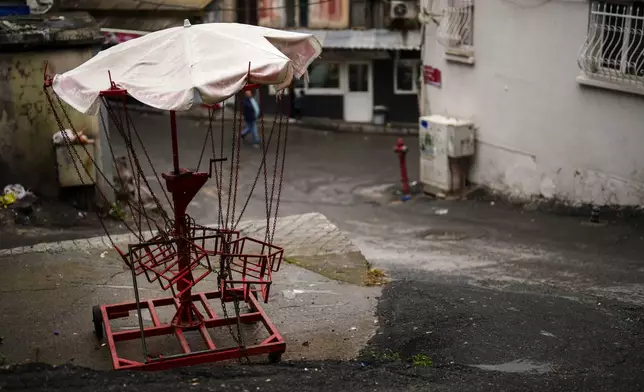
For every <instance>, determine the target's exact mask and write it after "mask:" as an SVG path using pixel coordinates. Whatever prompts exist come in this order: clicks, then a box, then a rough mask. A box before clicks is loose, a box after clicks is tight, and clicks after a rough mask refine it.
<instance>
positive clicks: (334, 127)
mask: <svg viewBox="0 0 644 392" xmlns="http://www.w3.org/2000/svg"><path fill="white" fill-rule="evenodd" d="M128 110H130V111H132V112H138V113H148V114H159V115H166V116H169V115H170V112H168V111H166V110H160V109H154V108H150V107H147V106H142V105H128ZM177 116H178V117H186V118H192V119H201V120H204V119H205V120H207V119H208V111H207V110H203V109H201V108H198V109H193V110H190V111H184V112H177ZM218 118H219V120H218ZM273 119H274V117H273V116H271V115H266V116H264V120H265V121H269V122H272V121H273ZM213 121H218V122H221V120H220V117H218V116H217V115H215V117H214V119H213ZM290 128H291V129H293V128H295V129H298V130H317V131H330V132H338V133H367V134H377V135H390V136H417V135H418V129H417V128H416V127H415V124H414V125H413V126H412V125H411V124H409V125H407V124H405V125H403V124H392V125H391V126H389V127H387V126H382V125H375V124H363V123H347V122H343V121H333V120H329V121H325V120H315V119H311V120H305V121H303V122H300V123H291V124H290Z"/></svg>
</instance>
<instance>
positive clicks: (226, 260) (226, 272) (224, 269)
mask: <svg viewBox="0 0 644 392" xmlns="http://www.w3.org/2000/svg"><path fill="white" fill-rule="evenodd" d="M238 101H239V95H236V96H235V103H234V105H235V111H234V116H233V135H232V146H231V148H232V150H231V159H230V176H229V182H228V184H229V187H228V203H227V207H226V221H225V226H224V228H225V229H228V228H229V226H228V223H229V218H230V223H231V224H232V223H233V222H234V220H235V218H234V217H235V204H234V203H235V200H236V198H237V184H238V182H237V179H238V177H239V151H240V149H239V146H240V143H239V142H238V140H237V113H238V110H237V109H238V105H239V102H238ZM239 128H240V130H241V116H240V118H239ZM236 142H237V147H238V148H237V156H235V143H236ZM222 153H223V122H222ZM234 161H236V163H237V170H236V173H237V176H236V178H235V190H234V192H235V199H233V200H232V201H233V211H232V216H231V214H230V207H231V206H230V204H231V197H232V195H233V164H234ZM222 175H223V163H222ZM222 180H223V178H222ZM219 193H221V190H220V191H219ZM220 199H221V198H220ZM231 235H232V233H230V232H229V233H227V234H226V238H225V239H223V240H222V241H223V250H224V255H222V256H221V258H220V266H219V274H218V280H219V282H220V287H222V293H221V308H222V311H223V313H224V318H226V319H228V318H229V316H228V309H227V307H226V298H224V292H223V290H225V284H226V277H230V278H231V280H232V269H231V268H230V264H231V263H232V256H229V255H230V244H229V242H230V236H231ZM230 288H231V289H234V284H233V283H232V282H230ZM233 302H234V308H235V315H236V318H237V334H236V335H235V332H234V331H233V328H232V326H231V325H230V324H228V332H229V333H230V336H231V337H232V338H233V340H234V341H235V343H237V346H238V347H239V348H240V349H242V350H244V356H243V357H244V358H245V359H246V362H247V363H250V359H249V358H248V354H247V353H246V352H245V348H246V345H245V343H244V341H243V339H244V337H243V335H242V332H241V318H240V314H239V313H240V310H239V299H238V298H237V295H236V293H235V295H234V297H233ZM239 362H240V363H241V362H242V357H240V358H239Z"/></svg>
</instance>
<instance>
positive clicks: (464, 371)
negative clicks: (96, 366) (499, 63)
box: [0, 115, 644, 391]
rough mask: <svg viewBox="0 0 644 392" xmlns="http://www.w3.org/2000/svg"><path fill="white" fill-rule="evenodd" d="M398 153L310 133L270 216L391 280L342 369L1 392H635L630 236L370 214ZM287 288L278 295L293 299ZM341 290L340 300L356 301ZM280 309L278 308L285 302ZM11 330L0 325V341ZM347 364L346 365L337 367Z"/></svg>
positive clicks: (511, 219) (498, 211)
mask: <svg viewBox="0 0 644 392" xmlns="http://www.w3.org/2000/svg"><path fill="white" fill-rule="evenodd" d="M137 119H138V120H139V121H140V122H141V123H145V128H141V127H139V128H140V129H139V131H140V132H141V135H142V138H143V139H144V141H145V145H146V148H147V149H148V150H149V151H150V157H151V160H152V162H153V164H154V165H156V166H158V167H169V165H170V162H171V161H170V154H169V139H168V138H166V137H165V135H164V136H163V137H159V136H158V135H159V132H162V133H163V132H166V130H167V117H165V116H154V115H147V116H145V117H138V118H137ZM194 124H195V121H193V120H186V119H181V124H180V126H181V132H182V133H181V138H180V146H181V156H182V157H186V159H188V157H189V158H192V159H193V160H194V161H195V162H196V161H197V160H198V156H199V154H200V151H201V144H202V142H203V138H204V132H203V129H199V128H198V127H194V126H193V125H194ZM394 143H395V138H392V137H386V136H378V135H373V136H364V135H354V134H331V133H323V132H319V131H305V130H299V131H297V132H296V131H293V132H292V133H291V134H290V135H289V147H288V152H287V154H288V155H287V164H286V166H287V170H286V171H285V173H284V188H283V191H282V203H281V204H280V210H279V211H280V215H291V214H302V213H310V212H319V213H321V214H323V215H324V216H325V217H326V218H327V219H328V220H329V221H330V222H332V223H333V224H334V225H336V226H337V227H338V228H339V229H340V230H342V231H343V232H344V234H345V235H347V236H348V237H349V238H350V239H351V240H352V243H353V244H354V245H355V246H356V247H357V248H358V249H359V250H360V252H361V253H362V254H363V255H364V256H365V258H366V259H367V261H368V262H369V263H370V265H371V266H372V267H375V268H379V269H382V270H384V271H385V272H386V273H387V274H388V275H389V277H390V278H391V279H392V282H391V283H390V284H389V285H387V286H386V287H385V288H384V291H383V292H382V295H381V296H380V298H379V302H378V303H377V305H376V303H375V302H373V303H371V302H369V301H370V300H369V301H368V300H366V297H367V296H368V297H370V298H372V294H369V295H367V294H364V293H363V294H357V295H358V296H357V297H356V298H355V300H351V301H350V302H351V303H352V304H353V305H354V306H357V304H358V303H363V304H365V306H366V307H364V308H350V307H349V308H347V309H345V310H346V311H348V313H342V314H343V315H344V314H346V317H347V320H349V321H348V324H347V325H349V324H351V320H354V319H355V317H357V314H370V313H373V312H375V313H376V314H377V323H373V326H374V333H375V335H374V336H373V338H371V340H370V341H369V342H368V343H363V342H366V339H368V338H365V340H364V341H362V340H361V341H360V343H359V344H358V345H359V346H361V350H360V351H361V354H359V355H357V354H355V353H356V352H357V351H353V350H349V351H352V352H353V354H348V355H346V356H343V357H342V358H339V357H338V356H337V355H334V354H333V352H334V351H337V350H342V349H341V348H339V347H338V346H331V347H328V348H327V349H320V350H319V351H311V352H309V353H308V354H307V353H304V354H302V355H299V353H300V351H299V350H296V352H298V356H297V357H292V358H291V359H293V360H294V362H289V363H288V364H282V365H271V366H268V365H255V366H251V367H246V366H239V365H232V366H230V367H216V368H212V367H205V368H198V369H183V370H178V371H174V372H167V373H163V374H159V375H155V376H150V375H143V374H140V375H139V374H137V375H130V374H127V373H125V374H124V373H94V372H91V371H83V370H79V369H76V368H67V367H63V368H60V369H58V370H47V371H43V369H40V368H33V367H25V368H24V369H23V370H21V371H22V372H24V373H20V372H13V373H3V374H0V387H3V388H4V389H8V388H9V387H15V388H17V389H21V388H25V387H26V386H28V385H31V386H33V387H38V388H43V387H50V388H62V387H63V386H65V385H68V386H69V385H74V386H75V387H77V388H78V389H79V390H82V389H83V388H86V389H88V390H89V389H97V388H105V387H106V386H107V385H110V386H112V387H113V388H114V389H116V390H125V389H128V390H141V391H144V390H145V391H148V390H150V391H151V390H153V389H155V390H158V388H160V389H162V390H163V389H164V387H166V388H168V389H169V385H171V384H172V385H177V386H183V387H186V388H190V389H193V390H220V389H221V390H224V389H231V390H249V391H250V390H257V388H259V390H284V389H285V388H287V389H288V387H285V385H289V384H292V383H294V382H297V384H298V386H299V387H300V389H301V390H352V391H355V390H383V391H384V390H438V391H489V390H494V391H543V390H548V391H616V390H619V391H640V390H642V388H643V387H644V374H642V371H641V367H642V364H643V363H644V357H643V355H642V352H644V351H642V348H643V347H642V345H643V344H644V343H643V342H644V341H643V340H642V336H644V335H643V333H644V320H643V318H642V314H643V313H642V310H643V309H642V306H644V263H643V262H642V260H641V249H642V247H643V246H644V230H642V227H641V222H638V221H637V220H635V221H630V222H622V221H609V222H605V224H603V225H591V224H588V221H587V218H586V217H578V216H558V215H551V214H544V213H540V212H537V211H533V210H531V209H525V208H518V207H509V206H506V205H502V204H501V203H494V202H489V201H485V202H484V201H474V200H469V201H436V200H431V199H428V198H418V199H415V200H413V201H411V202H408V203H394V204H389V205H380V204H374V203H370V202H368V201H366V200H365V199H364V198H362V197H361V196H360V195H361V194H363V193H364V192H362V190H364V189H368V188H370V187H378V186H382V185H383V184H385V185H386V184H391V183H394V182H395V181H396V179H397V175H398V167H397V159H396V156H395V155H394V153H393V151H392V150H393V145H394ZM408 144H409V146H410V153H409V160H410V163H411V164H410V172H411V177H412V178H416V177H417V166H416V165H415V164H414V162H417V159H418V154H417V147H416V143H415V140H414V139H413V138H411V139H408ZM242 148H243V150H242V159H241V162H242V165H241V171H242V174H243V176H240V178H242V177H243V178H244V180H242V183H241V184H240V189H242V190H243V192H242V193H241V194H248V193H249V191H250V189H251V188H252V180H253V178H254V175H255V173H256V172H257V167H258V162H259V161H260V160H261V153H260V152H259V151H258V150H254V149H251V148H250V147H249V146H242ZM151 178H152V177H151ZM247 178H250V180H248V179H247ZM216 195H217V190H216V188H213V185H212V184H209V185H208V186H207V188H206V191H205V192H203V193H202V194H201V195H200V196H199V197H198V198H197V199H196V201H195V203H194V204H193V205H192V206H191V207H190V208H191V211H192V214H193V215H194V216H199V217H200V219H201V220H202V221H203V222H204V223H212V222H216V221H217V209H216V208H213V207H212V206H213V205H215V204H216ZM263 197H264V186H263V178H260V185H258V186H257V189H256V193H254V194H253V196H251V198H250V202H249V204H248V208H247V209H246V212H245V215H244V217H245V218H258V219H261V218H262V217H265V213H264V211H265V205H264V202H263ZM9 262H12V261H11V260H9V259H5V260H0V263H9ZM14 262H15V260H14ZM293 268H295V267H293ZM296 270H297V271H299V269H294V270H293V271H296ZM307 272H308V271H307ZM313 276H318V275H315V274H312V275H311V277H313ZM311 279H313V278H311ZM316 279H324V278H321V277H320V278H316ZM327 281H328V280H327ZM328 282H329V283H328V284H332V283H331V282H332V281H328ZM278 284H279V283H276V286H277V285H278ZM284 285H285V287H284V288H283V290H288V289H291V288H292V287H288V284H287V283H284ZM346 287H347V290H348V291H347V292H354V291H355V292H356V293H358V292H359V290H362V289H363V288H360V287H359V286H352V285H346ZM0 294H1V293H0ZM22 295H27V296H28V295H30V294H28V293H24V294H22ZM281 295H282V297H281V298H282V299H281V300H282V301H286V300H288V296H292V293H290V292H289V293H284V292H283V293H281ZM0 298H2V301H7V300H8V299H7V298H8V297H7V296H3V297H0ZM11 298H12V299H11V300H12V301H14V300H15V298H17V297H16V296H15V295H12V296H11ZM358 298H361V299H358ZM52 301H53V299H52ZM367 304H371V305H369V306H371V307H369V306H367ZM88 305H89V304H88ZM88 305H87V306H88ZM12 306H14V305H12ZM49 306H50V307H54V306H55V302H52V303H51V304H50V305H49ZM302 306H305V305H304V304H303V305H302ZM346 306H348V305H346ZM342 312H344V310H343V311H342ZM6 314H7V313H5V315H6ZM307 317H308V318H309V320H308V321H306V322H305V321H304V320H305V319H306V318H307ZM319 317H321V316H319V315H316V314H314V313H306V312H304V313H303V314H302V317H301V322H302V323H308V324H306V325H309V326H310V327H307V328H303V329H301V331H305V333H304V335H308V336H310V337H311V338H313V337H315V336H318V337H319V339H320V340H319V346H320V347H323V346H324V343H323V342H324V341H325V338H324V334H322V333H321V332H320V331H321V330H319V329H316V327H315V324H316V323H317V321H318V320H320V318H319ZM343 317H344V316H343ZM369 317H371V316H369ZM365 320H366V318H365ZM7 322H8V321H7V317H6V316H5V317H4V318H3V322H2V325H0V336H2V335H3V332H2V331H3V328H4V326H5V325H6V323H7ZM325 328H326V327H325ZM376 329H377V330H376ZM47 331H48V329H47V328H43V333H48V332H47ZM298 336H299V335H298ZM302 336H303V335H302ZM348 338H349V339H351V337H350V336H348ZM5 339H6V337H5ZM52 339H53V338H52ZM298 339H300V338H299V337H298ZM349 341H350V340H349ZM298 344H300V345H301V343H298ZM316 345H318V343H317V342H316ZM92 350H93V348H92ZM356 350H357V349H356ZM2 352H3V346H2V345H0V353H2ZM313 352H315V355H313V354H312V353H313ZM309 354H310V355H311V356H308V355H309ZM348 358H353V360H352V361H345V362H335V361H333V360H332V359H348ZM324 359H327V360H324ZM58 363H60V362H58ZM31 366H34V365H31ZM80 380H84V381H83V382H81V381H80ZM267 380H269V381H267ZM122 384H125V385H127V386H124V387H122V388H121V385H122Z"/></svg>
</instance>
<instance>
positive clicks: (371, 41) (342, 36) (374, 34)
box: [295, 29, 421, 50]
mask: <svg viewBox="0 0 644 392" xmlns="http://www.w3.org/2000/svg"><path fill="white" fill-rule="evenodd" d="M295 31H297V32H301V33H309V34H313V35H315V38H317V39H318V41H320V43H321V44H322V48H324V49H354V50H355V49H363V50H420V45H421V35H420V31H408V32H406V33H403V32H401V31H392V30H386V29H371V30H308V29H297V30H295Z"/></svg>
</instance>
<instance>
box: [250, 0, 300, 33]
mask: <svg viewBox="0 0 644 392" xmlns="http://www.w3.org/2000/svg"><path fill="white" fill-rule="evenodd" d="M257 3H258V8H259V10H258V11H257V20H258V24H259V25H260V26H264V27H272V28H277V29H279V28H285V27H286V8H285V4H286V1H285V0H259V1H258V2H257ZM296 3H297V2H296ZM294 13H295V24H296V25H299V21H298V19H299V18H298V16H299V7H297V6H296V7H295V11H294Z"/></svg>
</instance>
